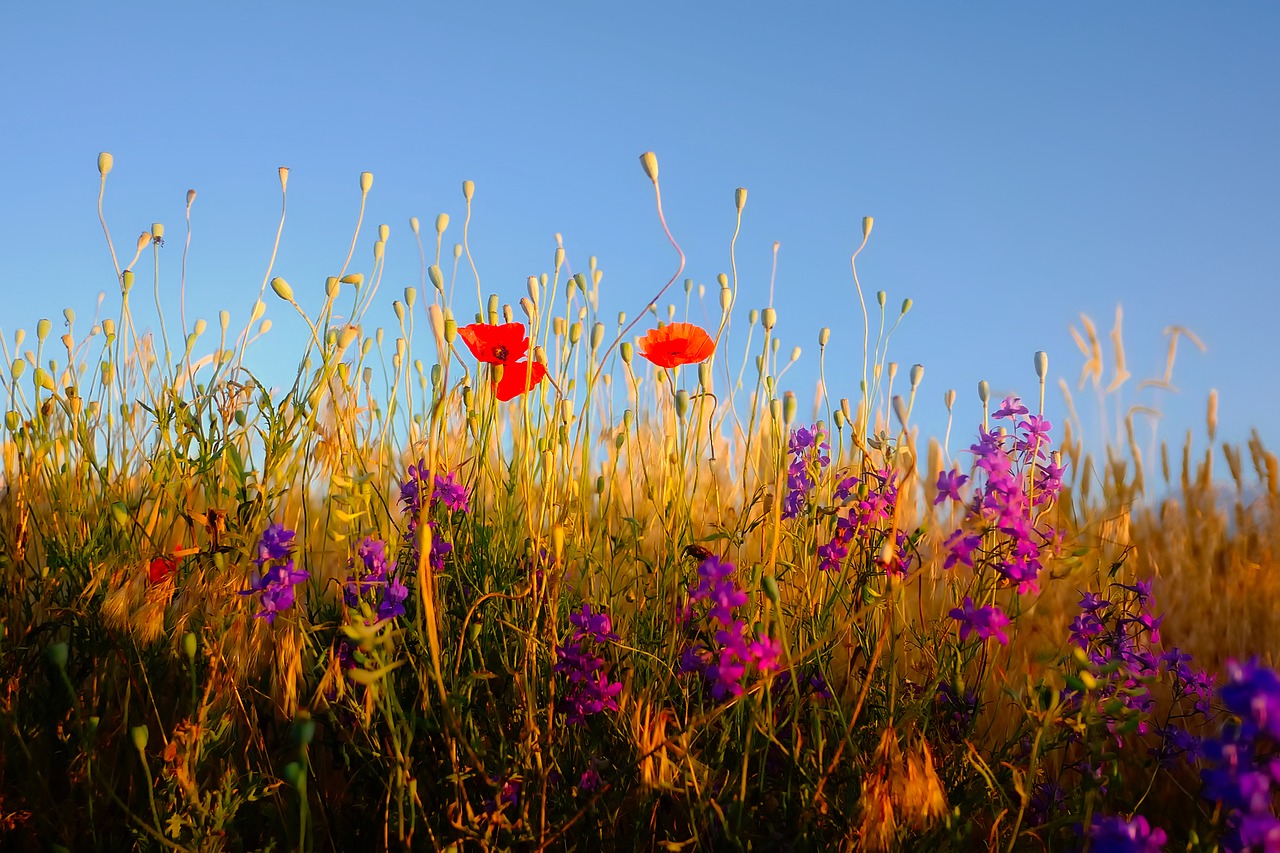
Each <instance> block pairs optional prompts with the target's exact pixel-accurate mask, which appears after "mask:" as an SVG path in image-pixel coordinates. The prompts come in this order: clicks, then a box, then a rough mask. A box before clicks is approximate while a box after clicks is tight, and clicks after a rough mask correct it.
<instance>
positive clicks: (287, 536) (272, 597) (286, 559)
mask: <svg viewBox="0 0 1280 853" xmlns="http://www.w3.org/2000/svg"><path fill="white" fill-rule="evenodd" d="M296 535H297V534H296V533H295V532H294V531H292V530H289V529H288V528H286V527H285V526H284V525H282V524H271V525H269V526H268V527H267V529H266V530H264V531H263V532H262V538H261V540H259V542H258V556H257V557H255V558H254V560H253V562H254V563H256V564H257V566H258V568H257V569H255V570H254V572H253V579H252V580H251V581H250V583H249V588H248V589H244V590H241V591H240V594H241V595H253V594H255V593H257V594H258V595H259V596H260V598H259V601H260V603H261V605H262V609H261V610H260V611H258V612H257V613H255V614H253V615H254V617H256V618H262V619H266V620H267V623H268V624H271V623H272V622H274V621H275V618H276V614H277V613H279V612H281V611H284V610H288V609H289V608H290V607H292V606H293V602H294V590H293V588H294V587H295V586H297V585H298V584H300V583H302V582H303V581H305V580H306V579H307V578H309V577H311V575H310V573H308V572H307V570H306V569H297V568H294V564H293V557H292V556H291V552H292V550H293V537H294V536H296ZM264 567H265V568H266V570H265V571H263V568H264Z"/></svg>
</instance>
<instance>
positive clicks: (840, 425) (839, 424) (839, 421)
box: [832, 409, 849, 430]
mask: <svg viewBox="0 0 1280 853" xmlns="http://www.w3.org/2000/svg"><path fill="white" fill-rule="evenodd" d="M832 417H833V418H834V419H835V422H836V429H838V430H843V429H844V425H845V424H847V423H848V422H849V421H848V419H847V418H846V417H845V416H844V412H842V411H840V410H839V409H836V413H835V414H834V415H832Z"/></svg>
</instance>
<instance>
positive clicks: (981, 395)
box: [978, 379, 991, 406]
mask: <svg viewBox="0 0 1280 853" xmlns="http://www.w3.org/2000/svg"><path fill="white" fill-rule="evenodd" d="M978 399H979V400H981V401H982V405H984V406H985V405H987V403H989V402H991V386H990V385H988V384H987V380H985V379H983V380H982V381H981V382H979V383H978Z"/></svg>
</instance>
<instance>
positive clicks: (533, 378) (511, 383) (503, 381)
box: [493, 361, 547, 403]
mask: <svg viewBox="0 0 1280 853" xmlns="http://www.w3.org/2000/svg"><path fill="white" fill-rule="evenodd" d="M546 375H547V368H546V366H545V365H542V364H539V363H538V362H536V361H535V362H533V363H532V364H530V362H527V361H520V362H510V361H509V362H506V363H505V364H503V365H502V377H501V378H499V379H498V380H497V382H495V383H494V386H493V395H494V396H495V397H497V398H498V401H499V402H501V403H505V402H507V401H508V400H514V399H515V398H516V397H519V396H520V395H521V394H523V393H524V392H526V391H528V390H529V389H530V388H532V387H533V386H535V385H537V384H538V383H539V382H541V381H542V380H543V378H544V377H545V376H546ZM526 377H527V378H528V380H529V381H528V382H527V383H526V382H525V379H526Z"/></svg>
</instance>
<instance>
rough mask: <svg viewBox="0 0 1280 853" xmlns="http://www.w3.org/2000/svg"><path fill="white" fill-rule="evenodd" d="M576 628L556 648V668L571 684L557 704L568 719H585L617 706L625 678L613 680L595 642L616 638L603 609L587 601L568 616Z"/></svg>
mask: <svg viewBox="0 0 1280 853" xmlns="http://www.w3.org/2000/svg"><path fill="white" fill-rule="evenodd" d="M569 621H570V622H571V623H572V624H573V626H574V630H573V633H572V635H570V638H569V641H568V642H566V643H565V644H563V645H561V646H559V647H558V648H557V649H556V658H557V661H556V664H555V666H554V667H553V669H554V670H555V671H556V672H558V673H563V674H564V675H566V676H567V677H568V680H569V687H568V689H567V690H565V692H564V694H563V695H562V696H561V697H560V699H559V700H558V701H557V704H556V710H557V711H559V712H560V713H562V714H564V715H565V718H566V722H568V723H570V724H572V723H582V722H585V721H586V718H587V717H589V716H591V715H592V714H599V713H601V712H603V711H605V710H610V711H616V710H618V699H617V697H618V694H619V693H621V692H622V682H620V681H610V680H609V677H608V676H607V675H606V674H605V673H604V666H605V661H604V657H603V656H601V655H600V653H599V651H598V650H597V648H596V646H597V645H598V644H604V643H607V642H616V641H617V639H618V635H617V634H615V633H613V623H612V621H611V620H610V619H609V616H608V615H607V614H604V613H593V612H592V610H591V605H590V604H587V603H584V604H583V605H582V610H581V611H576V612H574V613H572V614H570V616H569Z"/></svg>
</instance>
